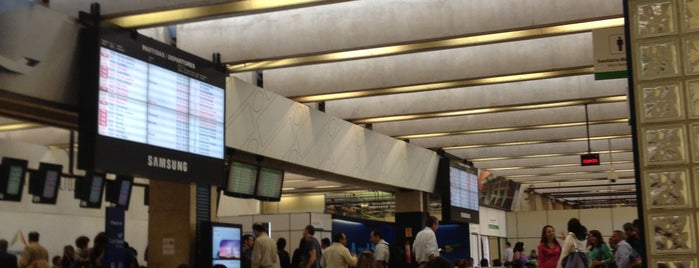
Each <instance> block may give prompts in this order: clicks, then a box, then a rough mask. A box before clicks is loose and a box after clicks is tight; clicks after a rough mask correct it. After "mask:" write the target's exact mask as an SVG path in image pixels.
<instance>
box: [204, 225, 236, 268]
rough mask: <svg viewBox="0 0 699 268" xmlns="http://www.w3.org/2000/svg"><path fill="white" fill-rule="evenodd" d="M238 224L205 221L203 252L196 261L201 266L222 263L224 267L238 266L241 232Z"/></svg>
mask: <svg viewBox="0 0 699 268" xmlns="http://www.w3.org/2000/svg"><path fill="white" fill-rule="evenodd" d="M242 229H243V228H242V226H241V225H240V224H228V223H216V222H214V223H211V222H209V223H206V224H205V225H204V228H203V230H202V231H203V241H202V242H203V243H204V245H202V246H203V248H204V250H203V252H202V254H201V256H199V260H198V262H199V263H200V265H201V266H202V267H213V266H214V265H217V264H222V265H224V266H225V267H231V268H233V267H240V258H241V255H242V243H241V241H240V239H241V236H242V235H241V234H242Z"/></svg>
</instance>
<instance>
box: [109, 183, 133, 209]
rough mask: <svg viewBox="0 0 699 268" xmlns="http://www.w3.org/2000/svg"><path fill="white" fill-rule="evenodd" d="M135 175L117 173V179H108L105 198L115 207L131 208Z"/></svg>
mask: <svg viewBox="0 0 699 268" xmlns="http://www.w3.org/2000/svg"><path fill="white" fill-rule="evenodd" d="M132 188H133V177H129V176H122V175H117V178H116V180H113V181H107V187H106V189H107V190H106V192H107V193H106V197H105V200H106V201H107V202H109V203H112V204H114V206H115V207H120V208H124V209H129V203H130V200H131V189H132Z"/></svg>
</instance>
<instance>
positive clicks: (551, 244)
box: [537, 225, 561, 268]
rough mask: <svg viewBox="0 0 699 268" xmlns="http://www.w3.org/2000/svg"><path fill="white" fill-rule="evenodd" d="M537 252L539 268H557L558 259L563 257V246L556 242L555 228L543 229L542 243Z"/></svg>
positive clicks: (549, 226)
mask: <svg viewBox="0 0 699 268" xmlns="http://www.w3.org/2000/svg"><path fill="white" fill-rule="evenodd" d="M537 250H538V252H539V257H538V260H537V261H538V262H539V268H556V265H557V264H558V258H559V257H560V256H561V245H560V244H559V243H558V240H556V230H554V229H553V226H551V225H546V226H544V228H543V229H541V242H539V246H538V247H537Z"/></svg>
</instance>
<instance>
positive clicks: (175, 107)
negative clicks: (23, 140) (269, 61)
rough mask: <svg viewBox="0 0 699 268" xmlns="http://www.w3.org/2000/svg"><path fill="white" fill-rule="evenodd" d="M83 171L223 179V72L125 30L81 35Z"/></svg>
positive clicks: (80, 156) (91, 31)
mask: <svg viewBox="0 0 699 268" xmlns="http://www.w3.org/2000/svg"><path fill="white" fill-rule="evenodd" d="M80 51H81V55H80V59H81V72H82V74H81V79H80V80H81V86H80V87H81V92H80V97H81V99H80V107H81V111H80V140H79V141H80V151H79V154H78V164H79V166H80V168H83V169H86V170H94V171H97V172H104V173H116V174H124V175H130V176H139V177H146V178H152V179H162V180H174V181H181V182H201V183H208V184H212V185H223V183H224V150H225V146H224V141H225V135H224V134H225V126H224V121H225V120H224V117H225V79H226V74H225V70H224V69H223V68H221V66H219V65H215V64H213V63H212V62H210V61H207V60H205V59H202V58H199V57H197V56H195V55H192V54H189V53H187V52H185V51H182V50H179V49H176V48H174V47H172V46H170V45H167V44H164V43H160V42H158V41H155V40H153V39H151V38H149V37H146V36H143V35H140V34H138V33H136V32H135V31H131V30H127V29H99V30H97V29H93V28H87V29H85V30H84V31H83V32H81V49H80Z"/></svg>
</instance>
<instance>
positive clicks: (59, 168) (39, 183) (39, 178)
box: [29, 162, 63, 204]
mask: <svg viewBox="0 0 699 268" xmlns="http://www.w3.org/2000/svg"><path fill="white" fill-rule="evenodd" d="M49 172H54V173H56V181H55V182H54V183H55V184H54V187H53V191H52V192H51V196H48V197H47V196H45V195H44V193H45V192H46V186H47V183H48V181H47V180H48V177H47V176H48V174H49ZM62 177H63V165H58V164H51V163H43V162H42V163H39V169H38V170H37V171H36V172H32V173H31V174H30V176H29V194H31V195H33V196H32V203H35V204H56V200H58V190H59V188H61V179H62Z"/></svg>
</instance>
